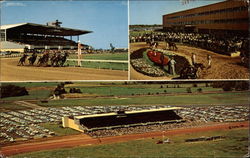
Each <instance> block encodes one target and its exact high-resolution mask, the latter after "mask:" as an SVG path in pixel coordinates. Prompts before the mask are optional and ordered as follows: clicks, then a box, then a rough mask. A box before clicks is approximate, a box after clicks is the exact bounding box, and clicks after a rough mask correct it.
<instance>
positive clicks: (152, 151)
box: [13, 129, 248, 158]
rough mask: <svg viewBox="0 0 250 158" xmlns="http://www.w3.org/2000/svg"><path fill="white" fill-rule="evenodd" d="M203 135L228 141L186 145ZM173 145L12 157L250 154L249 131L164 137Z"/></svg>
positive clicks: (145, 143) (148, 143) (150, 142)
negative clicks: (248, 151) (249, 149)
mask: <svg viewBox="0 0 250 158" xmlns="http://www.w3.org/2000/svg"><path fill="white" fill-rule="evenodd" d="M202 136H225V139H221V140H216V141H207V142H195V143H186V142H185V139H190V138H198V137H202ZM165 137H168V138H169V139H170V141H171V142H172V143H171V144H156V142H157V141H158V140H161V139H162V138H161V137H160V138H154V139H142V140H135V141H129V142H122V143H113V144H104V145H95V146H84V147H74V148H65V149H57V150H50V151H40V152H33V153H26V154H20V155H16V156H13V157H14V158H21V157H29V158H30V157H32V158H36V157H54V158H65V157H76V158H78V157H79V158H80V157H131V158H132V157H143V158H154V157H157V158H159V157H162V158H163V157H189V158H193V157H206V158H208V157H232V158H234V157H243V155H245V154H247V148H248V129H233V130H221V131H209V132H200V133H193V134H186V135H176V136H165Z"/></svg>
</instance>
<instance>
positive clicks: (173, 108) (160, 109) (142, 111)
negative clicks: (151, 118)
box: [74, 107, 182, 120]
mask: <svg viewBox="0 0 250 158" xmlns="http://www.w3.org/2000/svg"><path fill="white" fill-rule="evenodd" d="M178 109H182V108H181V107H171V108H159V109H150V110H138V111H125V113H124V114H136V113H146V112H157V111H168V110H178ZM113 115H119V114H117V113H115V112H112V113H105V114H94V115H84V116H75V117H74V118H76V119H79V120H80V119H84V118H90V117H105V116H113Z"/></svg>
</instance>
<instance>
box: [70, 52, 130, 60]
mask: <svg viewBox="0 0 250 158" xmlns="http://www.w3.org/2000/svg"><path fill="white" fill-rule="evenodd" d="M69 58H70V59H77V55H70V56H69ZM82 59H95V60H128V53H104V54H83V55H82Z"/></svg>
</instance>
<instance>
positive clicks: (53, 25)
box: [0, 20, 91, 52]
mask: <svg viewBox="0 0 250 158" xmlns="http://www.w3.org/2000/svg"><path fill="white" fill-rule="evenodd" d="M59 24H61V22H58V20H56V21H55V22H49V23H47V25H41V24H34V23H19V24H10V25H2V26H0V40H1V51H19V52H23V51H24V50H25V49H40V50H41V49H77V42H75V41H74V40H72V38H73V37H75V36H76V41H79V36H80V35H83V34H87V33H91V31H86V30H78V29H72V28H66V27H61V26H60V25H59Z"/></svg>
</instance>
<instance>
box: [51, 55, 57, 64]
mask: <svg viewBox="0 0 250 158" xmlns="http://www.w3.org/2000/svg"><path fill="white" fill-rule="evenodd" d="M56 58H57V55H56V53H54V54H53V55H52V57H51V58H50V62H51V66H54V65H57V63H58V61H57V60H56Z"/></svg>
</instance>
